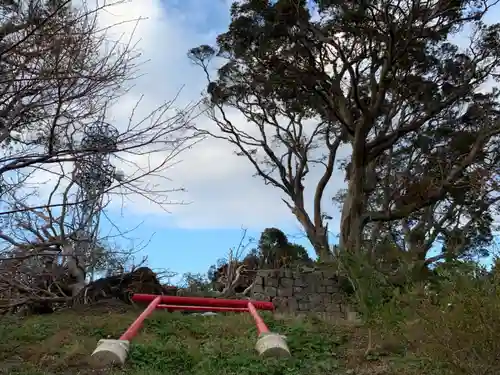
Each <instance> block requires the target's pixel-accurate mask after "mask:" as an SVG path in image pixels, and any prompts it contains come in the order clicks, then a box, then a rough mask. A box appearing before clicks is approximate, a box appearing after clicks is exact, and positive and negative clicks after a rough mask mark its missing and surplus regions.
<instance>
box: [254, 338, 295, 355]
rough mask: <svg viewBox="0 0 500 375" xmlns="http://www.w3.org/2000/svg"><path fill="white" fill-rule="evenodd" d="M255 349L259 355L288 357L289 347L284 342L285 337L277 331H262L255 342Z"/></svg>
mask: <svg viewBox="0 0 500 375" xmlns="http://www.w3.org/2000/svg"><path fill="white" fill-rule="evenodd" d="M255 350H257V352H258V353H259V355H260V356H261V357H276V358H283V357H290V356H291V354H290V349H288V345H287V344H286V337H285V336H283V335H279V334H277V333H272V332H269V333H263V334H261V335H260V336H259V339H258V340H257V343H256V344H255Z"/></svg>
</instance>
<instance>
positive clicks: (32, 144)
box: [0, 0, 199, 304]
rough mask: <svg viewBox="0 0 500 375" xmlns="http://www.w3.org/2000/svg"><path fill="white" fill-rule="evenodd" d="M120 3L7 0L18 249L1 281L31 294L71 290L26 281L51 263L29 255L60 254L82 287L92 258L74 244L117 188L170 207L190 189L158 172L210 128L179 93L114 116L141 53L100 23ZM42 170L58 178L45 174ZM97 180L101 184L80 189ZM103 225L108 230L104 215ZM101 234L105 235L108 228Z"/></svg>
mask: <svg viewBox="0 0 500 375" xmlns="http://www.w3.org/2000/svg"><path fill="white" fill-rule="evenodd" d="M119 3H120V1H118V2H116V3H103V4H99V3H98V5H97V6H95V7H92V8H91V7H88V6H87V4H86V3H82V4H80V5H78V6H73V5H72V4H71V2H70V1H68V0H59V1H53V0H46V1H42V0H30V1H6V2H1V4H0V30H1V32H0V35H1V37H0V72H1V77H2V80H1V81H0V147H1V148H2V155H1V156H0V207H1V212H0V217H1V218H2V223H1V224H0V239H1V240H2V241H3V243H4V247H3V250H2V251H3V253H4V254H5V256H4V258H7V259H4V260H3V261H2V266H1V267H2V269H3V270H7V269H8V270H9V271H8V272H10V274H9V273H5V274H2V285H3V286H5V285H9V288H10V287H14V289H15V288H17V289H16V290H17V292H16V293H21V292H22V291H24V292H22V293H24V294H26V293H28V294H29V295H30V296H31V297H30V298H35V299H37V298H38V299H39V300H40V299H46V298H53V299H54V298H56V297H55V296H56V295H58V296H61V295H62V296H63V297H61V298H62V299H64V298H66V297H64V296H66V295H67V294H68V291H62V292H61V293H62V294H61V293H59V292H60V291H58V292H57V293H59V294H57V293H56V292H54V291H50V290H48V289H47V288H46V287H40V288H35V289H37V291H34V290H35V289H33V287H32V288H30V287H27V285H33V283H31V284H30V282H31V281H29V280H31V279H33V278H34V277H35V276H36V275H35V274H36V272H35V271H33V270H34V269H37V270H40V268H36V267H35V268H33V269H29V267H28V268H26V264H27V263H26V259H34V260H33V261H32V264H36V263H37V262H39V261H40V256H45V257H47V256H49V258H50V256H52V261H51V262H49V263H51V265H54V264H58V265H59V266H61V267H62V269H65V270H67V276H68V277H70V278H72V288H71V290H70V292H69V294H68V296H69V297H74V296H75V295H77V294H78V293H79V291H80V290H81V289H82V288H83V287H84V286H85V275H86V272H87V271H88V270H87V269H86V267H87V264H86V262H85V261H83V259H82V257H83V256H84V255H85V254H83V253H81V252H78V251H76V250H75V249H76V248H77V246H75V244H76V243H78V241H80V242H81V241H82V238H81V231H82V228H84V227H86V226H88V224H89V222H90V221H91V220H93V219H92V217H91V216H92V215H90V212H95V211H98V212H99V214H101V213H104V211H103V210H104V207H105V206H106V204H107V203H109V201H110V200H111V198H112V197H113V196H117V197H120V198H121V199H125V198H127V197H132V196H136V197H142V198H145V199H149V200H150V201H151V202H153V203H155V204H158V205H160V206H161V207H163V208H164V209H167V205H168V204H171V203H172V201H171V199H170V197H169V195H170V193H172V192H175V191H182V189H176V188H174V189H172V188H167V187H165V186H161V185H162V184H152V183H150V182H148V181H147V180H150V179H151V178H156V179H159V181H161V179H163V181H165V182H167V183H168V180H167V178H166V177H165V176H164V172H165V170H166V169H167V168H168V167H169V166H171V165H172V163H174V162H175V158H176V157H177V155H179V153H181V152H183V151H184V150H186V149H188V148H189V147H191V146H192V145H193V144H194V143H196V142H197V141H198V140H199V138H198V137H197V135H196V134H194V133H193V132H192V131H191V130H190V129H191V128H190V122H191V119H192V118H193V116H194V110H195V105H191V106H188V107H186V108H176V107H175V98H174V100H171V101H167V102H165V103H164V104H162V105H160V106H159V107H157V108H156V109H154V110H153V111H152V112H150V113H147V114H146V115H143V116H142V117H139V118H138V115H137V112H138V109H139V106H140V104H141V103H140V101H139V102H138V103H137V105H136V107H135V108H134V109H133V110H132V113H130V117H129V120H128V123H124V124H117V125H116V126H115V125H113V124H112V123H111V120H110V119H109V117H110V116H109V112H110V109H113V106H116V105H117V103H119V99H120V98H121V97H122V96H123V95H124V94H126V93H127V91H128V89H129V88H130V87H131V84H132V83H133V80H134V79H135V78H136V77H137V72H138V69H139V64H140V54H139V53H138V52H136V50H135V46H134V45H132V44H131V39H127V40H113V39H112V38H111V37H110V36H109V33H108V31H109V30H112V28H113V26H109V25H108V26H106V25H101V24H100V23H99V15H100V14H101V13H102V12H103V11H107V8H109V7H112V6H114V5H116V4H119ZM133 22H136V21H133ZM100 156H102V157H100ZM108 159H109V160H108ZM96 160H99V163H97V162H96ZM103 160H108V162H105V163H104V164H103ZM141 160H142V162H141ZM116 163H121V164H122V165H121V167H122V168H124V169H125V171H120V170H117V169H116V166H115V165H116ZM40 176H45V177H44V179H47V180H48V181H42V183H40ZM145 177H147V178H148V179H145ZM37 179H38V181H39V183H38V184H36V183H34V182H33V181H36V180H37ZM89 180H92V181H91V182H92V184H94V185H95V188H94V189H87V191H86V194H79V193H78V190H79V189H80V190H81V188H82V186H83V185H84V183H87V185H88V183H89ZM47 195H48V198H47ZM84 206H86V207H87V209H86V210H83V209H82V207H84ZM93 228H94V230H95V231H96V232H98V225H94V226H93ZM91 236H92V237H93V241H94V244H95V239H96V238H98V237H99V233H91ZM58 257H59V258H60V260H59V261H57V258H58ZM54 259H56V260H54ZM33 262H34V263H33ZM42 263H43V262H42ZM45 266H47V267H48V265H45ZM45 266H44V265H43V264H42V269H43V267H45ZM24 271H26V272H28V274H26V273H25V274H23V272H24ZM5 272H7V271H5ZM33 272H34V274H33V275H31V273H33ZM42 273H43V272H42ZM7 274H9V275H10V276H12V277H7V276H6V275H7ZM30 275H31V276H30ZM14 276H15V277H14ZM38 276H40V275H38ZM14 284H15V285H14ZM35 284H36V283H35ZM2 288H3V287H2ZM38 289H39V290H38ZM5 290H6V289H5V288H3V290H2V291H0V293H2V294H3V296H5V293H6V292H5ZM9 290H10V291H12V289H9ZM41 290H43V291H41ZM9 293H11V292H9ZM40 293H42V295H44V296H43V297H41V296H40ZM54 293H55V294H54ZM11 294H12V293H11ZM11 297H13V296H12V295H11ZM2 298H4V297H2ZM9 298H10V297H9ZM26 298H27V297H26ZM26 298H24V297H23V298H18V299H17V300H16V301H17V302H14V303H15V304H17V303H22V301H25V300H26ZM57 298H60V297H57ZM9 303H10V302H9Z"/></svg>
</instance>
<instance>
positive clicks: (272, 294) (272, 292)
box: [264, 286, 277, 297]
mask: <svg viewBox="0 0 500 375" xmlns="http://www.w3.org/2000/svg"><path fill="white" fill-rule="evenodd" d="M264 293H265V294H266V296H268V297H276V294H277V293H276V288H274V287H271V286H266V287H265V288H264Z"/></svg>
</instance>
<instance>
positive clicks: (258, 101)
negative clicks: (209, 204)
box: [188, 0, 500, 263]
mask: <svg viewBox="0 0 500 375" xmlns="http://www.w3.org/2000/svg"><path fill="white" fill-rule="evenodd" d="M494 4H495V3H494V2H488V1H484V2H477V1H470V0H464V1H457V0H444V1H413V0H404V1H398V2H395V1H391V0H378V1H361V2H360V1H349V0H348V1H312V2H311V1H302V0H278V1H262V0H244V1H239V2H237V3H234V4H233V6H232V8H231V23H230V25H229V28H228V30H227V32H225V33H223V34H220V35H219V36H218V37H217V43H216V46H214V47H211V46H207V45H203V46H199V47H196V48H193V49H191V50H190V51H189V54H188V55H189V57H190V58H191V60H192V61H194V62H195V63H196V64H198V65H199V66H200V67H201V68H202V69H203V70H204V71H205V72H206V75H207V79H208V81H209V82H208V86H207V94H208V95H207V100H206V102H205V104H206V109H207V113H208V114H209V116H210V118H211V119H212V120H213V121H214V123H215V124H216V125H217V128H218V129H217V131H208V130H205V131H206V132H207V133H208V134H210V135H212V136H214V137H217V138H222V139H225V140H227V141H228V142H230V143H231V144H233V145H234V146H235V148H236V149H237V152H238V153H239V155H241V156H242V157H245V158H246V159H247V160H248V162H250V163H251V164H252V165H253V166H254V168H255V170H256V172H257V175H258V176H259V177H261V178H262V179H263V180H264V181H265V183H266V184H270V185H272V186H274V187H276V188H278V189H280V190H281V191H282V192H283V193H284V194H285V196H286V199H285V203H286V204H287V206H288V207H289V208H290V210H291V211H292V213H293V214H294V215H295V216H296V217H297V219H298V221H299V222H300V223H301V225H302V226H303V228H304V230H305V232H306V234H307V236H308V238H309V240H310V241H311V243H312V244H313V246H314V248H315V250H316V252H317V254H318V255H319V256H325V255H326V256H328V255H329V253H330V249H329V243H328V217H327V215H325V213H324V211H325V208H324V207H325V205H326V203H325V201H326V200H327V199H328V198H329V197H325V194H326V193H325V191H326V186H327V184H328V183H329V182H330V180H331V177H332V173H333V171H334V169H335V164H336V162H338V161H339V160H338V159H339V155H338V150H339V147H347V148H348V150H349V151H350V152H349V153H350V157H349V158H348V159H347V160H345V179H346V185H347V187H346V190H345V192H343V194H341V195H340V196H341V198H342V199H341V206H342V210H341V223H340V228H339V233H340V244H339V247H340V249H341V250H342V251H351V252H359V251H367V252H371V253H373V254H374V256H375V248H376V247H377V246H378V244H380V243H381V242H383V241H386V242H387V241H390V242H391V243H392V244H394V245H396V247H397V249H398V250H399V251H400V252H401V254H403V253H404V254H406V255H409V258H410V259H413V260H419V261H422V260H425V259H426V262H427V263H431V262H433V261H435V260H439V259H443V258H444V257H462V256H465V255H467V254H470V253H471V252H477V251H484V250H485V249H486V248H487V246H488V244H489V243H490V241H491V239H492V223H493V215H494V214H495V211H496V210H498V206H497V204H498V200H499V199H500V197H499V194H498V181H499V179H498V177H499V175H498V172H499V165H500V164H499V160H500V159H499V158H500V142H499V133H500V120H499V102H498V99H499V90H498V87H497V82H498V79H499V77H500V76H499V73H500V72H499V62H500V25H499V24H486V23H485V21H484V17H485V15H486V14H488V12H489V11H490V10H491V6H493V5H494ZM313 10H314V11H315V14H314V16H313ZM466 31H467V32H466ZM457 41H459V42H460V43H458V42H457ZM212 60H213V61H216V62H217V64H219V65H218V68H217V74H216V76H214V77H213V76H212V75H211V68H210V61H212ZM234 111H236V112H238V113H240V114H242V115H243V116H244V117H245V118H246V120H247V121H248V123H247V124H245V125H241V124H238V123H236V122H235V121H233V120H232V117H231V113H234ZM312 167H321V171H322V172H321V174H320V175H319V177H318V178H317V179H316V180H311V179H309V180H307V184H308V185H310V186H313V188H314V192H315V194H314V201H313V202H312V205H311V207H312V210H310V211H309V212H308V211H307V210H306V202H305V195H304V189H305V188H304V181H305V180H306V177H307V178H309V176H310V175H311V173H310V171H311V169H312ZM436 244H440V247H441V249H442V250H441V252H440V253H439V254H438V255H437V256H436V257H432V258H429V256H428V254H429V251H430V249H431V247H433V246H435V245H436Z"/></svg>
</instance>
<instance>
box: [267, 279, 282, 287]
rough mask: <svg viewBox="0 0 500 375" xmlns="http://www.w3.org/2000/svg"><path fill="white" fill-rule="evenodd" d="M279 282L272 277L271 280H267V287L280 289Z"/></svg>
mask: <svg viewBox="0 0 500 375" xmlns="http://www.w3.org/2000/svg"><path fill="white" fill-rule="evenodd" d="M278 285H279V282H278V279H277V278H275V277H270V278H269V279H267V280H266V286H272V287H275V288H276V287H278Z"/></svg>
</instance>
